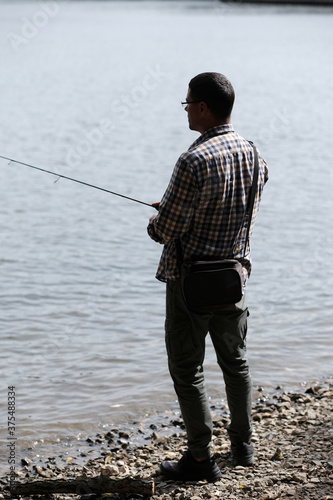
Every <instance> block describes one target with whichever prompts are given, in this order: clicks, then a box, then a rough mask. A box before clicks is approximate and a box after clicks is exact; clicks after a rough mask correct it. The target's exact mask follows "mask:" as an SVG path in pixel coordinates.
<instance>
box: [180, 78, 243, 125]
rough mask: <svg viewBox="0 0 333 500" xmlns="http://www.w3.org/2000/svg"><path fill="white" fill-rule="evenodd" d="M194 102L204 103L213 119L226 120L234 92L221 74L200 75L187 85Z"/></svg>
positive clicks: (229, 112)
mask: <svg viewBox="0 0 333 500" xmlns="http://www.w3.org/2000/svg"><path fill="white" fill-rule="evenodd" d="M189 88H190V91H191V96H192V98H193V100H195V101H204V102H205V103H206V104H207V106H208V107H209V109H210V110H211V112H212V114H213V115H214V116H215V118H218V119H220V120H227V119H228V118H229V117H230V115H231V111H232V108H233V105H234V100H235V91H234V88H233V86H232V85H231V83H230V82H229V80H228V79H227V78H226V77H225V76H224V75H222V74H221V73H200V74H199V75H197V76H195V77H194V78H192V80H191V81H190V83H189Z"/></svg>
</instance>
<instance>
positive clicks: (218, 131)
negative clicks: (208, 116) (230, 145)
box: [189, 123, 234, 150]
mask: <svg viewBox="0 0 333 500" xmlns="http://www.w3.org/2000/svg"><path fill="white" fill-rule="evenodd" d="M229 132H234V128H233V126H232V125H231V123H227V124H226V125H217V126H216V127H213V128H210V129H209V130H206V132H204V133H203V134H201V135H200V137H198V139H196V140H195V141H194V142H193V144H191V146H190V147H189V150H190V149H193V148H195V147H197V146H199V145H200V144H203V143H204V142H206V141H207V140H208V139H211V138H212V137H215V136H217V135H223V134H227V133H229Z"/></svg>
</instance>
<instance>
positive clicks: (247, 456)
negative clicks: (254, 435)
mask: <svg viewBox="0 0 333 500" xmlns="http://www.w3.org/2000/svg"><path fill="white" fill-rule="evenodd" d="M231 454H232V456H233V457H234V465H243V466H245V467H246V466H248V465H253V463H254V448H253V444H252V443H251V442H250V443H237V444H232V443H231Z"/></svg>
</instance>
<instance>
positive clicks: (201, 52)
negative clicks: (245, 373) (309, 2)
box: [0, 0, 333, 456]
mask: <svg viewBox="0 0 333 500" xmlns="http://www.w3.org/2000/svg"><path fill="white" fill-rule="evenodd" d="M0 11H1V15H0V60H1V62H2V64H1V72H0V89H1V92H0V109H1V122H0V145H1V148H0V154H1V155H3V156H7V157H10V158H14V159H16V160H19V161H23V162H26V163H29V164H32V165H36V166H38V167H42V168H46V169H48V170H52V171H55V172H58V173H60V174H62V175H66V176H70V177H73V178H76V179H79V180H82V181H84V182H87V183H90V184H94V185H97V186H101V187H103V188H106V189H109V190H111V191H115V192H118V193H121V194H124V195H126V196H130V197H133V198H135V199H139V200H141V201H144V202H146V203H149V204H150V203H152V202H154V201H158V200H159V199H160V198H161V196H162V194H163V192H164V190H165V188H166V185H167V183H168V180H169V178H170V175H171V172H172V169H173V166H174V164H175V162H176V160H177V158H178V156H179V155H180V153H181V152H183V151H184V150H186V149H187V148H188V146H189V145H190V144H191V143H192V142H193V141H194V140H195V139H196V138H197V136H198V134H197V133H195V132H192V131H190V130H188V127H187V118H186V114H185V113H184V111H183V109H182V108H181V105H180V101H182V100H184V98H185V96H186V92H187V85H188V82H189V80H190V79H191V78H192V77H193V76H194V75H196V74H197V73H200V72H202V71H219V72H222V73H224V74H226V75H227V76H228V77H229V78H230V80H231V81H232V83H233V85H234V87H235V90H236V103H235V108H234V114H233V125H234V127H235V129H236V130H237V131H238V132H239V133H240V134H242V135H243V136H245V137H246V138H248V139H251V140H253V141H254V142H255V143H256V145H257V146H258V147H259V149H260V151H261V152H262V154H263V156H264V157H265V158H266V160H267V162H268V165H269V170H270V180H269V183H268V184H267V185H266V187H265V190H264V194H263V199H262V205H261V209H260V213H259V215H258V218H257V224H256V228H255V232H254V237H253V241H252V256H253V274H252V276H251V279H250V282H249V286H248V303H249V308H250V312H251V315H250V318H249V334H248V353H249V359H250V362H251V367H252V377H253V383H254V385H255V386H258V385H262V386H264V387H266V388H268V389H274V388H275V387H276V386H277V385H280V386H283V387H285V388H287V389H289V388H297V387H301V386H302V384H303V383H304V382H305V381H313V380H316V379H320V378H321V377H325V376H328V375H330V374H332V371H333V365H332V347H333V340H332V323H333V309H332V261H333V224H332V211H333V197H332V191H333V175H332V171H333V170H332V130H333V113H332V111H333V105H332V102H333V101H332V95H333V70H332V47H333V30H332V17H333V10H332V8H330V7H326V8H323V7H302V6H294V7H291V6H258V5H234V4H232V3H221V2H218V1H212V2H210V1H206V2H199V1H198V2H191V1H184V2H178V1H173V2H168V1H165V2H163V1H160V2H145V1H138V2H125V1H124V2H123V1H122V2H113V1H60V0H59V1H56V0H54V1H51V0H49V1H47V0H45V1H44V2H30V1H25V2H9V1H8V2H3V1H2V2H0ZM0 193H1V204H0V227H1V246H0V277H1V279H0V304H1V315H0V328H1V334H0V356H1V381H2V382H1V384H2V387H1V391H0V393H1V401H0V407H1V421H0V427H1V432H2V436H3V438H4V440H3V442H6V441H5V440H6V439H7V438H8V437H9V436H8V430H7V409H8V408H7V387H8V386H10V387H11V386H15V393H16V420H15V424H16V429H15V433H16V434H15V437H16V438H17V450H18V451H17V454H18V456H20V453H24V450H25V448H27V447H28V446H32V445H35V444H36V443H40V442H43V441H45V442H49V443H53V442H56V440H57V439H64V438H66V437H71V436H72V437H76V436H85V435H89V434H93V433H94V432H96V431H97V430H98V428H99V427H101V426H103V425H113V424H119V423H122V422H126V421H129V420H130V419H132V418H136V419H140V418H141V417H142V416H144V415H146V414H147V413H149V412H151V411H164V410H166V409H167V408H170V407H171V406H173V405H174V406H175V407H176V403H175V400H176V397H175V394H174V392H173V387H172V384H171V382H170V378H169V374H168V370H167V363H166V355H165V350H164V338H163V337H164V332H163V327H164V300H165V285H164V284H162V283H160V282H158V281H157V280H156V279H155V278H154V276H155V271H156V268H157V265H158V261H159V257H160V253H161V250H162V247H161V246H160V245H158V244H156V243H154V242H153V241H152V240H150V239H149V237H148V236H147V233H146V226H147V222H148V218H149V217H150V216H151V215H152V214H153V213H154V210H153V209H150V208H149V207H147V206H145V205H141V204H137V203H134V202H132V201H129V200H126V199H123V198H120V197H117V196H113V195H111V194H108V193H105V192H103V191H99V190H96V189H93V188H91V187H87V186H83V185H79V184H77V183H74V182H71V181H68V180H65V179H63V178H58V177H55V176H52V175H48V174H46V173H42V172H39V171H36V170H33V169H31V168H28V167H26V166H23V165H20V164H18V163H14V162H11V163H9V162H8V161H5V160H0ZM207 344H208V345H207V359H206V365H205V370H206V376H207V387H208V390H209V394H210V396H211V397H212V399H215V400H221V399H222V398H224V397H225V394H224V388H223V380H222V377H221V374H220V371H219V368H218V366H217V364H216V360H215V355H214V352H213V348H212V345H211V343H210V341H209V340H208V342H207ZM6 453H7V451H5V456H6Z"/></svg>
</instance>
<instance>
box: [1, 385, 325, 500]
mask: <svg viewBox="0 0 333 500" xmlns="http://www.w3.org/2000/svg"><path fill="white" fill-rule="evenodd" d="M256 396H257V398H256V400H255V401H254V403H253V414H252V415H253V424H254V435H253V443H254V445H255V457H256V460H255V464H254V466H253V467H241V466H238V467H233V466H232V460H231V455H230V450H229V441H228V437H227V432H226V426H227V424H228V422H229V418H228V412H227V410H226V408H225V407H223V406H221V405H220V406H219V405H217V404H216V405H214V406H212V415H213V422H214V436H213V446H212V452H213V454H214V456H215V459H216V461H217V463H218V465H219V466H220V468H221V471H222V477H221V479H220V480H219V481H217V482H215V483H207V482H205V481H201V482H197V483H180V482H173V481H170V480H167V479H165V478H164V477H163V476H162V475H161V474H160V473H159V464H160V462H161V461H162V460H164V459H170V460H178V459H179V458H180V457H181V455H182V452H183V451H185V450H186V437H185V432H184V425H183V422H182V419H181V417H180V416H179V415H175V414H174V413H173V414H172V413H170V412H169V413H168V414H165V415H159V416H158V418H157V417H156V418H155V422H151V420H147V421H145V422H140V423H135V425H134V424H133V425H132V426H131V429H130V430H128V429H119V428H118V429H112V430H111V431H108V432H107V433H105V434H100V433H99V434H97V435H96V436H95V437H94V438H91V437H90V438H88V439H87V440H86V441H85V447H83V446H80V447H79V448H72V450H71V451H73V456H68V455H64V454H61V455H59V456H54V455H52V456H51V455H50V456H49V457H46V456H43V457H42V459H41V458H40V457H38V455H37V454H36V455H34V454H33V453H35V451H34V452H31V451H30V454H28V452H27V456H24V457H22V458H21V459H20V460H21V462H20V467H17V469H16V478H17V481H19V482H27V481H30V480H36V479H39V480H41V479H43V478H45V480H46V479H47V480H49V479H50V478H51V479H52V478H53V479H57V478H59V479H60V478H62V479H63V478H73V477H77V476H83V475H85V476H88V477H89V476H91V477H93V476H96V475H99V474H100V472H101V469H103V468H105V467H106V468H108V469H109V472H110V473H111V476H112V477H114V478H123V477H126V476H131V477H137V478H150V479H151V478H153V479H154V481H155V494H154V495H153V496H152V497H150V498H151V499H152V500H155V499H160V500H167V499H178V500H198V499H228V500H233V499H240V498H244V499H259V500H270V499H280V498H286V499H288V498H289V499H313V500H319V499H320V500H333V450H332V440H333V426H332V418H333V417H332V415H333V379H327V380H325V382H323V383H321V384H320V385H311V386H308V388H307V389H306V390H304V391H303V392H283V391H282V390H281V389H279V388H278V389H277V390H276V391H275V392H274V394H270V395H264V391H263V389H261V388H259V389H257V391H256ZM6 488H8V477H2V478H1V479H0V499H6V498H10V495H9V493H8V490H7V489H6ZM21 498H22V499H24V497H21ZM26 498H30V499H34V498H36V499H37V498H39V499H43V498H49V499H50V498H52V499H54V500H56V499H58V500H69V499H71V500H76V499H78V498H87V499H88V498H92V497H91V496H90V497H89V496H87V495H86V496H78V495H65V494H54V495H53V496H51V497H50V496H36V495H35V496H30V497H26ZM93 498H103V499H104V498H105V499H106V498H112V499H115V500H118V499H119V500H120V499H125V498H127V499H130V498H143V497H142V496H140V495H137V494H129V495H127V496H124V495H120V494H108V495H105V494H104V495H100V496H99V497H97V496H94V497H93Z"/></svg>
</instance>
